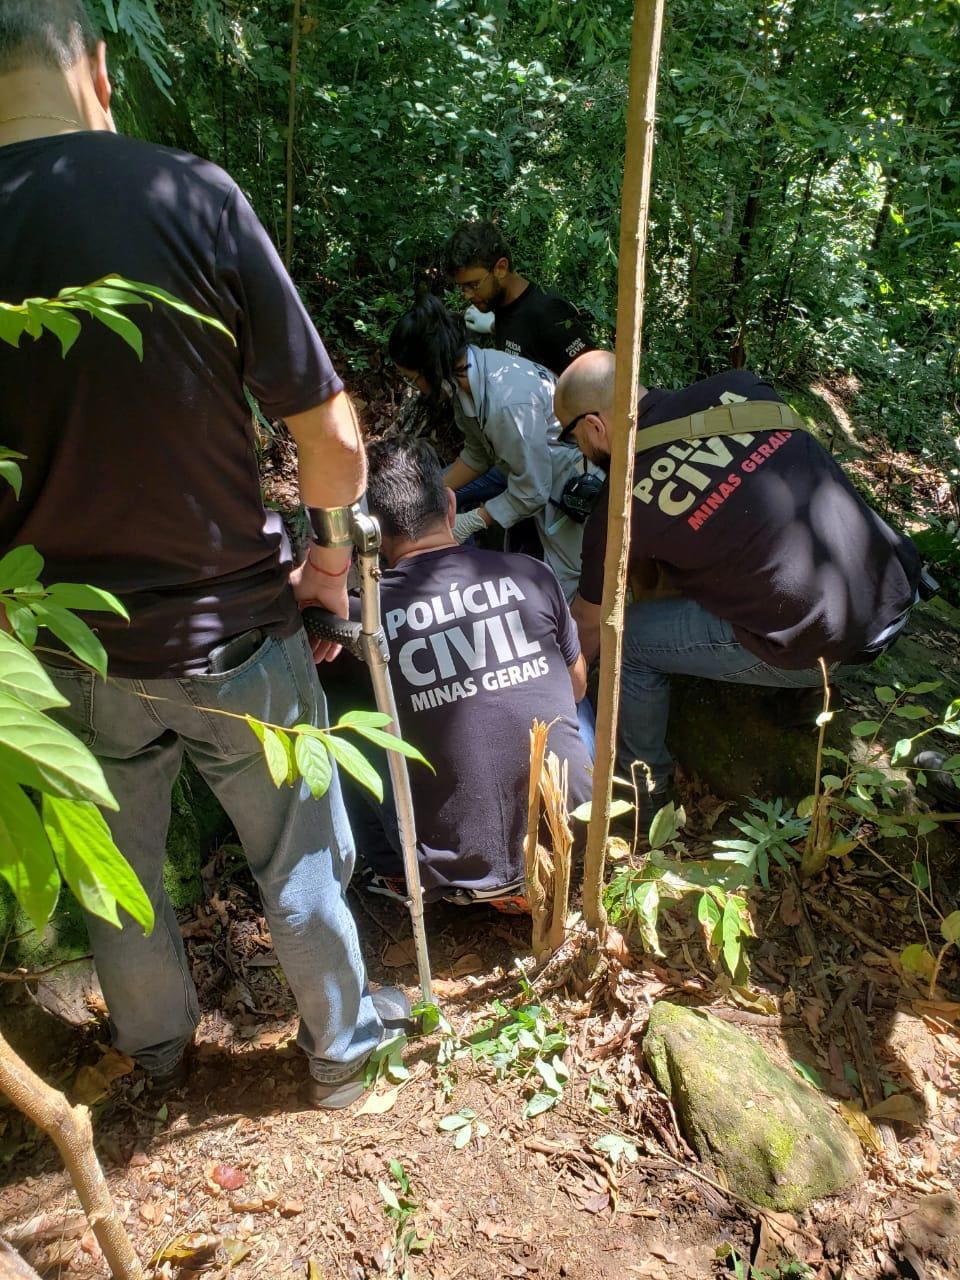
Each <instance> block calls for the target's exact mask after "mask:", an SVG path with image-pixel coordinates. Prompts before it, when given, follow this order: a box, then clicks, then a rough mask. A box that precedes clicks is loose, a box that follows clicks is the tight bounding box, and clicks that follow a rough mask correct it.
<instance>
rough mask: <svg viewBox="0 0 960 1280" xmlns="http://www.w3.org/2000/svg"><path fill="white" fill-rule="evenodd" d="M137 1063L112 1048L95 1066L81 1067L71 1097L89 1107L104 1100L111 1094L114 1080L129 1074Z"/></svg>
mask: <svg viewBox="0 0 960 1280" xmlns="http://www.w3.org/2000/svg"><path fill="white" fill-rule="evenodd" d="M136 1065H137V1064H136V1063H135V1062H134V1060H133V1059H132V1058H128V1057H127V1055H126V1054H125V1053H118V1052H117V1050H116V1049H110V1050H109V1051H108V1052H107V1053H105V1054H104V1055H103V1057H102V1058H101V1059H100V1061H99V1062H98V1063H96V1064H95V1065H94V1066H92V1067H81V1068H80V1070H79V1071H78V1072H77V1078H76V1080H74V1082H73V1088H72V1089H71V1090H70V1097H71V1099H72V1100H73V1102H74V1103H83V1104H84V1106H87V1107H92V1106H93V1105H94V1103H96V1102H102V1101H103V1099H104V1098H106V1097H108V1096H109V1094H110V1086H111V1084H112V1083H113V1082H114V1080H119V1079H120V1077H121V1076H128V1075H129V1074H130V1072H131V1071H132V1070H133V1069H134V1067H135V1066H136Z"/></svg>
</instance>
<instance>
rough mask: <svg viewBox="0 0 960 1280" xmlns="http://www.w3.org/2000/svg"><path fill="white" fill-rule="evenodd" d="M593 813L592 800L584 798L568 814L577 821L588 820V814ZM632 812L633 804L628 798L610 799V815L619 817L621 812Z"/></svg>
mask: <svg viewBox="0 0 960 1280" xmlns="http://www.w3.org/2000/svg"><path fill="white" fill-rule="evenodd" d="M592 813H593V801H592V800H584V802H583V804H578V805H577V807H576V808H575V809H574V810H573V812H572V813H571V814H570V817H571V818H576V820H577V821H578V822H589V821H590V815H591V814H592ZM624 813H633V805H632V804H631V803H630V801H629V800H611V801H610V817H611V818H619V817H620V815H621V814H624Z"/></svg>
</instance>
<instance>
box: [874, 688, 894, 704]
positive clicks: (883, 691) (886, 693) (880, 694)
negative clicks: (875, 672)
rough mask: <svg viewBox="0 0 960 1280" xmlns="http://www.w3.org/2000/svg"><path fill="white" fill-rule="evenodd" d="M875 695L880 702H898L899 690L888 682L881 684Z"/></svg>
mask: <svg viewBox="0 0 960 1280" xmlns="http://www.w3.org/2000/svg"><path fill="white" fill-rule="evenodd" d="M873 696H874V697H875V698H876V700H877V701H878V702H884V703H888V704H889V703H891V702H896V700H897V691H896V689H891V688H890V686H889V685H888V684H881V685H878V686H877V687H876V688H875V689H874V691H873Z"/></svg>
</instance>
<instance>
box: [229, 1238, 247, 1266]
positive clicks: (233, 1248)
mask: <svg viewBox="0 0 960 1280" xmlns="http://www.w3.org/2000/svg"><path fill="white" fill-rule="evenodd" d="M223 1252H224V1253H225V1254H226V1255H227V1260H228V1262H229V1263H230V1266H231V1267H235V1266H237V1265H238V1264H239V1263H241V1262H242V1261H243V1260H244V1258H245V1257H246V1256H247V1254H249V1253H252V1252H253V1241H252V1240H238V1239H237V1238H236V1236H225V1237H224V1240H223Z"/></svg>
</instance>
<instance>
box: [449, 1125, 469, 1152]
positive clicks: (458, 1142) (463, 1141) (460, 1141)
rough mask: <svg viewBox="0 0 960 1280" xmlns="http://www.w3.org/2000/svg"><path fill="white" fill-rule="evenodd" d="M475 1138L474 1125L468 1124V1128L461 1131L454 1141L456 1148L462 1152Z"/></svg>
mask: <svg viewBox="0 0 960 1280" xmlns="http://www.w3.org/2000/svg"><path fill="white" fill-rule="evenodd" d="M472 1137H473V1125H472V1124H468V1125H467V1126H466V1128H463V1129H460V1130H459V1131H458V1132H457V1134H456V1135H455V1137H454V1139H453V1145H454V1148H455V1149H456V1150H457V1151H462V1150H463V1148H464V1147H465V1146H466V1145H467V1143H468V1142H469V1141H470V1139H471V1138H472Z"/></svg>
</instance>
